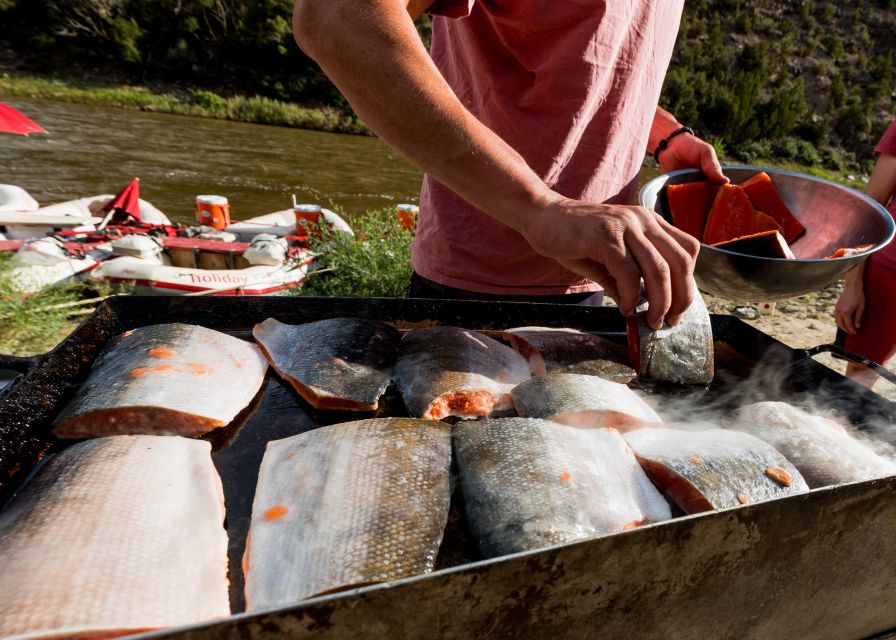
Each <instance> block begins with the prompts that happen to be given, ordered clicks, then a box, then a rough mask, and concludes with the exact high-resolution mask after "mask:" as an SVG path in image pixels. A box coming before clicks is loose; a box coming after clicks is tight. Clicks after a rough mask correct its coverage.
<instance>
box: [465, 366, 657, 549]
mask: <svg viewBox="0 0 896 640" xmlns="http://www.w3.org/2000/svg"><path fill="white" fill-rule="evenodd" d="M608 384H615V383H608ZM454 447H455V450H456V452H457V466H458V472H459V474H460V481H461V485H462V487H463V492H464V501H465V504H466V509H467V517H468V520H469V523H470V528H471V531H472V533H473V535H474V537H475V538H476V539H477V540H478V541H479V548H480V550H481V551H482V553H483V555H485V556H486V557H495V556H500V555H505V554H508V553H516V552H518V551H527V550H530V549H538V548H541V547H546V546H550V545H556V544H563V543H567V542H572V541H575V540H580V539H582V538H587V537H591V536H598V535H605V534H609V533H614V532H619V531H625V530H627V529H630V528H632V527H635V526H639V525H642V524H647V523H651V522H660V521H663V520H668V519H669V518H670V517H671V511H670V509H669V505H668V503H667V502H666V501H665V499H663V497H662V495H660V493H659V491H657V490H656V488H655V487H654V486H653V485H652V484H651V483H650V480H648V478H647V476H646V475H645V474H644V472H643V471H642V470H641V468H640V466H639V465H638V462H637V461H636V460H635V457H634V455H632V453H631V451H630V450H629V448H628V447H627V446H626V444H625V441H624V440H623V439H622V438H621V437H620V435H619V434H618V433H617V432H616V431H613V430H608V429H576V428H573V427H568V426H566V425H562V424H559V423H556V422H551V421H548V420H539V419H536V418H499V419H486V420H478V421H476V422H463V423H458V424H457V425H455V427H454Z"/></svg>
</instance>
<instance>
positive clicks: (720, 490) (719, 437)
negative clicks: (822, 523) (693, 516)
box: [624, 428, 809, 513]
mask: <svg viewBox="0 0 896 640" xmlns="http://www.w3.org/2000/svg"><path fill="white" fill-rule="evenodd" d="M624 437H625V441H626V442H628V444H629V446H630V447H631V448H632V451H634V452H635V456H637V458H638V461H639V462H640V463H641V466H642V467H644V470H645V471H646V472H647V475H648V476H650V479H651V480H653V483H654V484H655V485H656V486H658V487H659V488H660V489H661V490H662V492H663V493H665V494H666V495H667V496H668V497H669V498H671V499H672V500H674V501H675V503H676V504H677V505H678V506H679V507H681V509H682V511H684V512H685V513H700V512H703V511H712V510H714V509H724V508H727V507H736V506H740V505H743V504H749V503H753V502H761V501H763V500H771V499H772V498H783V497H785V496H790V495H794V494H797V493H806V492H807V491H809V487H808V486H806V481H805V480H804V479H803V477H802V476H801V475H800V472H799V471H798V470H797V469H796V467H794V466H793V465H792V464H791V463H790V462H788V461H787V459H786V458H785V457H784V456H783V455H781V454H780V453H779V452H778V451H776V450H775V449H774V448H772V447H771V446H770V445H768V444H766V443H765V442H763V441H762V440H760V439H759V438H754V437H753V436H751V435H748V434H746V433H740V432H737V431H729V430H727V429H706V430H703V431H680V430H678V429H668V428H664V429H636V430H635V431H629V432H628V433H625V434H624Z"/></svg>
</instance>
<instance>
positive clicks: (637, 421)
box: [510, 373, 663, 430]
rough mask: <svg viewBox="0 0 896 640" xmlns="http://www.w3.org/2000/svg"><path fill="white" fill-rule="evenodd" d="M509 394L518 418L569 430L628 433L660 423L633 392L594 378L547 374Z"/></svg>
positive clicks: (620, 385)
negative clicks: (543, 421) (600, 429)
mask: <svg viewBox="0 0 896 640" xmlns="http://www.w3.org/2000/svg"><path fill="white" fill-rule="evenodd" d="M510 395H511V397H512V398H513V406H515V407H516V410H517V413H519V414H520V415H521V416H526V417H529V418H546V419H548V420H553V421H554V422H562V423H563V424H566V425H569V426H572V427H614V428H616V429H620V430H627V429H636V428H639V427H643V426H648V425H653V426H659V425H662V422H663V421H662V419H661V418H660V417H659V416H658V415H657V414H656V412H655V411H654V410H653V409H651V408H650V406H649V405H648V404H647V403H646V402H644V401H643V400H642V399H641V398H640V397H638V395H637V394H636V393H635V392H634V391H632V390H631V389H629V388H628V387H626V386H625V385H622V384H618V383H616V382H610V381H609V380H604V379H603V378H599V377H597V376H588V375H580V374H574V373H549V374H547V375H544V376H538V377H535V378H530V379H529V380H526V381H525V382H521V383H520V384H518V385H517V386H516V387H514V388H513V390H512V391H511V392H510Z"/></svg>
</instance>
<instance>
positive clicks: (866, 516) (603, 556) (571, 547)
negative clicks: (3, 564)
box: [0, 297, 896, 638]
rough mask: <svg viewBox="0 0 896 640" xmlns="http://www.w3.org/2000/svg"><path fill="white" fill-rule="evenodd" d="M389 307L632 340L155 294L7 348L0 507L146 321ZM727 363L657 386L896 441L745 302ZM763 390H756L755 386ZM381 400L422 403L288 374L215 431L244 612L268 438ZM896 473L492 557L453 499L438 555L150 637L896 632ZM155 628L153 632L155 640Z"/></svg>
mask: <svg viewBox="0 0 896 640" xmlns="http://www.w3.org/2000/svg"><path fill="white" fill-rule="evenodd" d="M340 316H352V317H365V318H373V319H377V320H381V321H385V322H388V323H391V324H394V325H395V326H397V327H398V328H399V329H410V328H416V327H422V326H431V325H434V324H441V325H452V326H461V327H465V328H468V329H476V330H480V331H484V332H486V333H490V334H491V335H498V332H500V331H501V330H503V329H507V328H511V327H516V326H526V325H538V326H547V327H568V328H574V329H580V330H583V331H588V332H592V333H598V334H600V335H603V336H605V337H608V338H609V339H611V340H616V341H618V342H623V341H624V335H625V324H624V321H623V318H622V317H621V316H620V315H619V313H618V312H617V311H616V310H615V309H609V308H593V307H582V306H567V305H549V304H528V303H496V302H476V301H457V300H413V299H377V298H372V299H371V298H363V299H361V298H308V297H291V298H259V299H249V298H226V299H225V298H156V297H153V298H141V297H120V298H113V299H110V300H107V301H106V302H104V303H103V304H102V305H101V306H100V307H99V308H98V309H97V310H96V311H95V312H94V313H93V314H92V315H91V316H90V317H88V318H87V319H86V320H85V321H84V322H83V323H82V324H81V325H80V326H79V327H78V328H77V329H76V330H75V331H74V332H73V333H72V334H71V335H70V336H69V337H68V338H66V339H65V340H64V341H63V342H62V343H61V344H60V345H59V346H58V347H57V348H55V349H54V350H53V351H51V352H50V353H48V354H46V355H44V356H41V357H39V358H35V359H14V358H2V359H0V360H2V361H0V365H2V366H4V367H7V368H13V369H17V370H20V371H22V372H23V375H22V376H20V378H19V379H17V380H16V381H15V382H14V383H13V384H11V385H10V386H8V387H7V388H6V389H4V390H3V391H2V392H0V502H2V501H5V500H6V499H7V498H9V496H10V495H12V494H13V492H14V491H15V490H16V488H17V487H19V486H20V485H21V484H22V483H23V482H24V481H25V480H26V478H27V476H28V475H29V473H31V471H32V470H33V469H34V468H35V467H36V465H38V463H39V462H40V460H41V459H42V458H44V457H45V456H46V455H47V454H49V453H52V452H53V451H54V450H56V449H58V448H60V447H63V446H65V445H66V443H64V442H59V441H57V440H56V439H55V438H54V437H53V436H52V434H51V433H50V423H51V421H52V419H53V417H54V416H55V415H56V413H57V412H58V411H59V410H60V409H61V408H62V406H64V404H65V403H66V402H67V400H68V399H69V398H70V397H71V395H72V393H73V392H74V391H75V389H77V386H78V385H79V384H80V382H82V381H83V380H84V379H85V378H86V376H87V373H88V372H89V370H90V366H91V364H92V363H93V361H94V359H95V358H96V357H97V355H98V354H99V352H100V351H101V349H102V347H103V345H104V344H105V342H106V341H107V340H108V339H109V338H110V337H112V336H114V335H118V334H120V333H122V332H124V331H126V330H129V329H134V328H136V327H140V326H146V325H150V324H156V323H163V322H187V323H194V324H200V325H203V326H206V327H209V328H212V329H217V330H219V331H224V332H227V333H230V334H232V335H235V336H237V337H241V338H244V339H248V340H251V333H250V332H251V328H252V326H253V325H254V324H255V323H257V322H260V321H262V320H264V319H266V318H268V317H275V318H277V319H278V320H280V321H281V322H286V323H290V324H299V323H302V322H309V321H313V320H320V319H324V318H332V317H340ZM712 326H713V335H714V339H715V352H716V353H715V356H716V366H717V375H716V380H715V382H714V383H713V384H712V385H711V386H710V387H709V388H706V389H669V388H665V389H664V388H649V389H645V390H646V391H648V392H651V393H659V394H663V395H664V396H674V395H676V394H677V395H678V396H680V398H681V400H682V402H680V403H677V405H676V406H679V407H681V408H682V415H681V416H674V417H680V418H682V419H687V418H688V415H685V414H690V415H691V416H702V415H704V414H705V415H715V414H718V413H720V412H723V411H727V410H728V409H731V408H734V407H736V406H738V405H739V404H743V403H745V402H751V401H758V400H766V399H770V400H788V401H791V402H801V401H804V400H807V399H811V400H812V401H813V402H814V403H815V405H816V406H818V407H821V408H827V409H831V410H836V411H838V412H839V413H841V415H843V416H844V417H846V418H847V419H849V420H851V421H852V422H853V423H854V424H855V425H856V426H857V427H858V428H859V429H862V430H865V431H870V432H873V433H874V435H876V436H877V437H878V438H879V439H881V440H885V441H887V442H889V443H891V444H893V445H896V436H894V435H893V433H892V431H891V429H890V427H889V424H890V421H891V420H893V419H894V418H896V411H894V410H896V405H894V403H891V402H889V401H887V400H885V399H883V398H881V397H880V396H878V395H877V394H874V393H873V392H871V391H868V390H867V389H865V388H864V387H861V386H859V385H856V384H855V383H853V382H851V381H849V380H847V379H846V378H844V377H842V376H840V375H839V374H837V373H835V372H834V371H832V370H830V369H828V368H827V367H824V366H822V365H820V364H818V363H816V362H814V361H813V360H811V358H809V357H807V356H808V355H809V354H808V353H807V352H805V351H799V350H793V349H789V348H787V347H785V346H784V345H782V344H781V343H779V342H777V341H775V340H774V339H772V338H771V337H769V336H767V335H765V334H763V333H762V332H760V331H758V330H756V329H754V328H753V327H750V326H749V325H747V324H746V323H744V322H742V321H740V320H738V319H737V318H734V317H731V316H722V315H714V316H712ZM745 392H746V393H748V396H747V397H744V395H743V394H744V393H745ZM374 415H406V414H405V413H404V407H403V404H402V403H401V399H400V397H399V396H398V394H397V393H396V392H395V390H394V388H390V390H389V391H387V394H386V396H385V398H384V401H383V402H382V403H381V408H380V409H379V410H378V411H377V412H375V413H373V412H368V413H354V412H326V411H315V410H314V409H313V408H311V407H310V406H309V405H307V404H306V403H305V402H304V401H302V400H301V399H300V398H299V397H298V395H297V394H296V393H295V392H294V391H293V390H292V388H291V387H290V386H289V385H287V384H285V383H283V382H282V381H281V380H280V379H279V378H278V377H277V376H276V375H275V374H274V373H273V372H272V371H271V372H269V373H268V377H267V379H266V381H265V384H264V386H263V388H262V390H261V392H260V393H259V395H258V397H257V398H256V399H255V401H254V402H253V403H252V405H251V406H250V407H248V408H247V409H246V410H245V411H244V412H243V413H242V414H241V416H239V417H238V418H237V420H236V421H235V422H234V424H233V425H231V426H230V427H228V428H226V429H224V430H219V431H217V432H213V433H212V434H211V435H210V436H209V439H210V440H211V441H212V444H213V447H214V453H213V459H214V462H215V465H216V467H217V468H218V470H219V473H220V474H221V476H222V481H223V483H224V487H225V500H226V507H227V513H228V515H227V527H228V533H229V535H230V540H231V544H230V578H231V600H232V603H233V605H234V610H235V611H241V610H242V606H243V602H242V595H241V591H242V575H241V571H240V567H239V565H240V559H241V556H242V551H243V548H244V544H245V532H246V528H247V526H248V519H249V515H250V512H251V503H252V498H253V495H254V486H255V480H256V478H257V473H258V465H259V463H260V461H261V457H262V455H263V452H264V446H265V444H266V443H267V441H269V440H273V439H278V438H283V437H288V436H290V435H293V434H296V433H301V432H303V431H307V430H309V429H314V428H317V427H320V426H324V425H327V424H335V423H339V422H345V421H349V420H355V419H360V418H365V417H372V416H374ZM894 488H896V477H893V478H883V479H878V480H871V481H867V482H858V483H852V484H848V485H841V486H838V487H831V488H825V489H818V490H815V491H812V492H811V493H808V494H804V495H798V496H792V497H789V498H785V499H780V500H775V501H772V502H766V503H758V504H754V505H747V506H744V507H740V508H737V509H730V510H724V511H720V512H713V513H708V514H699V515H694V516H684V517H679V518H676V519H674V520H672V521H669V522H665V523H659V524H655V525H649V526H645V527H640V528H638V529H634V530H631V531H626V532H623V533H619V534H614V535H609V536H604V537H600V538H594V539H589V540H584V541H580V542H576V543H573V544H566V545H561V546H557V547H552V548H549V549H544V550H538V551H533V552H526V553H520V554H515V555H512V556H504V557H501V558H496V559H491V560H483V559H482V558H481V557H480V556H478V554H477V551H476V548H475V544H473V541H472V540H471V539H470V536H469V535H468V534H467V531H466V526H465V520H464V517H463V505H462V496H460V495H458V494H455V496H454V498H453V501H452V507H451V516H450V517H449V525H448V528H447V530H446V536H445V542H444V543H443V546H442V550H441V552H440V557H439V560H438V566H437V570H436V571H435V572H434V573H431V574H428V575H423V576H416V577H413V578H407V579H403V580H398V581H395V582H391V583H388V584H383V585H373V586H365V587H362V588H358V589H352V590H349V591H345V592H340V593H337V594H331V595H326V596H321V597H318V598H313V599H309V600H306V601H303V602H301V603H297V604H296V605H295V606H291V607H287V608H282V609H276V610H271V611H265V612H260V613H252V614H245V613H237V614H236V615H234V616H232V617H230V618H227V619H226V620H221V621H217V622H210V623H207V624H203V625H198V626H195V627H189V628H179V629H171V630H166V631H162V632H156V633H152V634H145V637H147V638H149V637H165V638H231V637H232V638H281V637H282V638H306V637H315V638H317V637H321V638H346V637H365V638H395V637H409V638H431V637H446V638H468V637H471V636H482V637H487V638H492V637H495V638H497V637H551V638H579V637H581V638H601V637H627V636H633V635H637V636H639V637H662V638H691V637H695V636H704V637H714V638H724V637H737V638H742V637H757V638H763V637H770V636H772V635H784V636H790V637H836V638H850V637H852V638H862V637H866V636H869V635H872V634H876V633H883V632H885V631H887V630H888V629H893V628H896V608H894V607H892V604H891V603H892V601H893V599H894V596H896V536H894V535H893V531H896V502H894V501H893V500H892V498H891V496H892V491H893V489H894ZM141 637H143V636H141Z"/></svg>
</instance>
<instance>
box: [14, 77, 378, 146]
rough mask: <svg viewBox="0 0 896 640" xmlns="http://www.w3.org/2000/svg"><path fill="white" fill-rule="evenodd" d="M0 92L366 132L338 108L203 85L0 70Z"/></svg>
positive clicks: (130, 107)
mask: <svg viewBox="0 0 896 640" xmlns="http://www.w3.org/2000/svg"><path fill="white" fill-rule="evenodd" d="M0 96H5V97H13V98H40V99H44V100H57V101H59V102H73V103H77V104H93V105H104V106H109V107H123V108H127V109H141V110H145V111H157V112H161V113H176V114H180V115H187V116H200V117H203V118H216V119H219V120H235V121H237V122H251V123H255V124H268V125H275V126H280V127H294V128H298V129H314V130H316V131H332V132H336V133H354V134H369V133H370V131H369V130H368V129H367V127H365V126H364V124H363V123H361V122H360V121H359V120H358V119H357V118H355V117H354V116H347V115H345V114H344V113H341V112H339V111H338V110H336V109H332V108H328V107H302V106H299V105H297V104H293V103H289V102H281V101H279V100H272V99H270V98H264V97H261V96H231V97H225V96H220V95H218V94H216V93H214V92H211V91H204V90H196V91H179V92H177V94H175V92H170V93H159V92H154V91H151V90H150V89H149V88H147V87H141V86H130V85H99V84H90V83H86V82H80V81H78V80H74V79H67V80H58V79H48V78H40V77H37V76H28V75H19V74H16V75H10V74H8V73H4V74H3V75H0Z"/></svg>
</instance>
